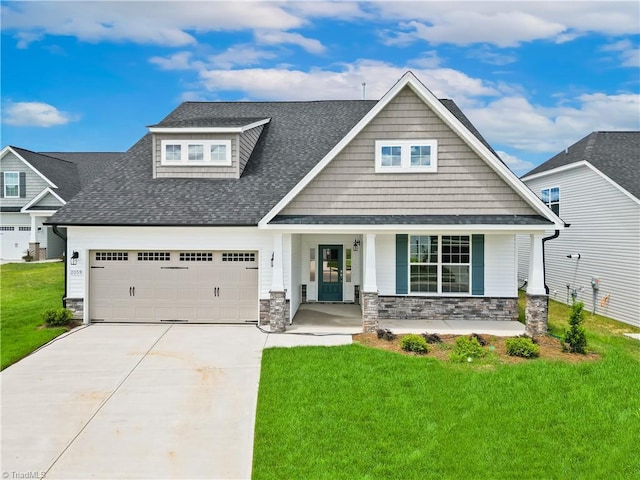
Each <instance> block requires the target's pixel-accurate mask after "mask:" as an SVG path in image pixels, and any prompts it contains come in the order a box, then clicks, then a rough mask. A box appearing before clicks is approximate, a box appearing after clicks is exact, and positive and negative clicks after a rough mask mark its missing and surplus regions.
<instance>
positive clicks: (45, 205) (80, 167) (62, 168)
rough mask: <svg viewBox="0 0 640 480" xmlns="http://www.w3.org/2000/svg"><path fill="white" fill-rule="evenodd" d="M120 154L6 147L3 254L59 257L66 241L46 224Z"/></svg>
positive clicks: (2, 158)
mask: <svg viewBox="0 0 640 480" xmlns="http://www.w3.org/2000/svg"><path fill="white" fill-rule="evenodd" d="M121 155H122V154H121V153H95V152H77V153H76V152H74V153H67V152H64V153H63V152H57V153H49V152H48V153H36V152H31V151H29V150H25V149H23V148H18V147H12V146H7V147H5V148H4V149H2V151H1V152H0V237H1V240H2V242H1V246H0V248H1V250H0V258H2V259H3V260H18V259H20V258H22V257H23V256H24V255H26V253H27V251H28V252H29V253H30V255H31V256H32V257H33V258H34V259H36V260H39V259H48V258H56V257H60V256H61V255H62V254H63V252H64V240H63V239H62V238H60V237H59V236H58V235H56V234H55V233H54V231H53V230H52V228H51V227H48V226H46V225H44V222H45V221H46V220H47V218H48V217H50V216H51V215H53V214H54V213H55V211H56V210H57V209H58V208H60V207H61V206H62V205H64V204H66V203H67V202H68V201H69V200H71V198H73V196H75V195H76V194H77V193H78V192H79V191H80V190H81V189H82V188H83V187H85V186H86V185H88V184H89V183H90V182H91V181H93V180H94V179H95V178H96V177H98V176H99V175H101V174H102V173H103V172H104V170H105V168H106V167H107V165H109V163H110V162H112V161H113V160H115V159H116V158H118V157H119V156H121Z"/></svg>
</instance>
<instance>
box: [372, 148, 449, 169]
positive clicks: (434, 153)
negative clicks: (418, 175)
mask: <svg viewBox="0 0 640 480" xmlns="http://www.w3.org/2000/svg"><path fill="white" fill-rule="evenodd" d="M437 169H438V141H437V140H376V173H414V172H422V173H424V172H427V173H433V172H436V171H437Z"/></svg>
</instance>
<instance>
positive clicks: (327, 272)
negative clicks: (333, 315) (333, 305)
mask: <svg viewBox="0 0 640 480" xmlns="http://www.w3.org/2000/svg"><path fill="white" fill-rule="evenodd" d="M318 254H319V256H320V258H319V260H320V261H319V262H318V263H319V265H320V275H319V279H318V301H320V302H341V301H342V245H320V247H319V248H318Z"/></svg>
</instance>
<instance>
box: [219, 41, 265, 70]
mask: <svg viewBox="0 0 640 480" xmlns="http://www.w3.org/2000/svg"><path fill="white" fill-rule="evenodd" d="M274 58H276V54H275V53H274V52H270V51H267V50H260V49H257V48H255V47H254V46H252V45H248V44H245V45H234V46H231V47H229V48H228V49H227V50H225V51H224V52H222V53H218V54H216V55H210V56H209V57H208V61H209V64H210V65H211V66H215V67H218V68H232V67H235V66H248V65H258V64H260V63H261V62H262V61H263V60H272V59H274Z"/></svg>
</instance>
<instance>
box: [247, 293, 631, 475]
mask: <svg viewBox="0 0 640 480" xmlns="http://www.w3.org/2000/svg"><path fill="white" fill-rule="evenodd" d="M550 313H551V322H550V324H551V330H552V332H554V333H556V334H559V333H560V332H561V329H562V328H563V327H564V326H565V325H566V321H565V320H564V319H565V318H568V308H567V307H566V306H564V305H560V304H557V303H556V302H551V307H550ZM565 313H566V315H565ZM585 318H586V322H585V326H586V327H587V330H588V340H589V347H588V348H589V350H592V351H596V352H598V353H599V354H600V355H601V359H600V360H597V361H589V362H579V363H566V362H559V361H549V360H544V359H539V360H529V361H526V362H523V363H518V364H502V363H492V364H475V363H474V364H454V363H448V362H442V361H439V360H435V359H432V358H428V357H418V356H405V355H400V354H397V353H392V352H386V351H382V350H378V349H373V348H367V347H364V346H362V345H357V344H355V345H350V346H347V347H331V348H320V347H315V348H314V347H306V348H293V349H269V350H265V352H264V354H263V362H262V375H261V380H260V392H259V399H258V416H257V420H256V434H255V447H254V471H253V477H254V478H255V479H282V478H309V479H311V478H313V479H317V478H320V479H321V478H326V479H333V478H362V479H364V478H367V479H378V478H402V479H407V478H416V479H428V478H434V479H441V478H451V479H458V478H474V479H476V478H478V479H481V478H496V479H513V478H519V479H529V478H530V479H539V478H558V479H564V478H594V479H599V478H640V456H638V432H639V431H640V403H638V399H639V398H640V342H638V341H637V340H633V339H629V338H626V337H623V336H622V335H621V334H620V333H619V332H620V331H638V329H633V328H632V327H627V326H624V325H622V324H619V323H617V322H613V321H611V320H608V319H605V320H604V321H603V322H600V323H599V322H598V320H599V319H598V318H597V317H591V315H590V314H589V313H587V314H586V315H585Z"/></svg>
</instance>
